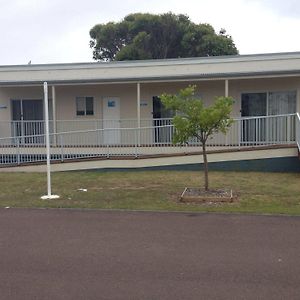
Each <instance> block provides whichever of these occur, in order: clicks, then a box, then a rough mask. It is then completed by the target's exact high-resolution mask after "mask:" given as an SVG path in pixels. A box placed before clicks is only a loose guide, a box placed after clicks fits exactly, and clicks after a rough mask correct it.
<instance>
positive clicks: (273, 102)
mask: <svg viewBox="0 0 300 300" xmlns="http://www.w3.org/2000/svg"><path fill="white" fill-rule="evenodd" d="M296 99H297V94H296V91H284V92H264V93H244V94H242V117H248V116H267V115H268V116H269V115H280V114H293V113H295V112H296Z"/></svg>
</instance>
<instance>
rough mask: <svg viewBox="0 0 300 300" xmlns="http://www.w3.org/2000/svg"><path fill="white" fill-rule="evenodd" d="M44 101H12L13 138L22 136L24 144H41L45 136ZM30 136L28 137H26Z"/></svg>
mask: <svg viewBox="0 0 300 300" xmlns="http://www.w3.org/2000/svg"><path fill="white" fill-rule="evenodd" d="M43 117H44V113H43V101H42V100H12V119H13V125H12V131H13V136H22V137H23V138H22V139H21V142H23V143H41V142H43V137H41V136H37V137H32V136H34V135H42V134H44V122H43ZM26 136H28V137H26Z"/></svg>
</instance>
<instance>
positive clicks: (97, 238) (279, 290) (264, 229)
mask: <svg viewBox="0 0 300 300" xmlns="http://www.w3.org/2000/svg"><path fill="white" fill-rule="evenodd" d="M0 254H1V256H0V299H5V300H10V299H22V300H26V299H39V300H42V299H51V300H55V299H72V300H75V299H97V300H98V299H114V300H117V299H139V300H140V299H155V300H156V299H157V300H158V299H172V300H176V299H180V300H183V299H273V300H274V299H300V218H299V217H283V216H282V217H281V216H278V217H276V216H274V217H271V216H247V215H246V216H244V215H225V214H195V213H193V214H189V213H151V212H149V213H148V212H117V211H114V212H113V211H104V212H103V211H80V210H34V209H0Z"/></svg>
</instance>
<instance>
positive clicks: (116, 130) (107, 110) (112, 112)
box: [103, 97, 121, 145]
mask: <svg viewBox="0 0 300 300" xmlns="http://www.w3.org/2000/svg"><path fill="white" fill-rule="evenodd" d="M103 129H106V130H104V132H103V141H104V144H106V145H114V144H119V143H120V142H121V132H120V98H117V97H105V98H103Z"/></svg>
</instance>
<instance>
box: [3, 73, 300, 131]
mask: <svg viewBox="0 0 300 300" xmlns="http://www.w3.org/2000/svg"><path fill="white" fill-rule="evenodd" d="M188 84H196V85H197V93H199V94H200V95H201V97H202V98H203V100H204V102H205V103H206V104H210V103H212V102H213V99H214V97H215V96H223V95H224V93H225V81H224V80H211V81H198V82H174V83H141V103H142V106H141V118H142V119H151V118H152V110H153V107H152V97H153V96H159V95H161V94H162V93H164V92H166V93H177V92H178V90H179V89H181V88H184V87H186V86H187V85H188ZM55 88H56V118H57V120H85V119H87V120H88V119H102V118H103V112H102V101H103V98H104V97H112V96H114V97H119V98H120V100H121V101H120V106H121V107H120V108H121V119H136V117H137V104H136V103H137V100H136V98H137V87H136V84H135V83H132V84H103V85H102V84H99V85H77V86H56V87H55ZM284 90H297V92H298V93H297V100H298V101H297V110H298V111H300V77H290V78H272V79H271V78H270V79H244V80H229V95H230V96H232V97H233V98H234V99H235V104H234V109H233V113H232V115H233V116H240V109H241V93H243V92H258V91H263V92H265V91H284ZM76 96H93V97H94V99H95V102H94V110H95V114H94V116H76V101H75V99H76ZM49 97H51V88H49ZM42 98H43V87H42V85H41V86H40V87H0V106H1V107H3V106H6V107H7V108H2V109H0V121H10V120H11V103H10V102H11V101H10V100H11V99H42ZM145 104H146V105H145ZM1 135H2V134H1Z"/></svg>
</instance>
